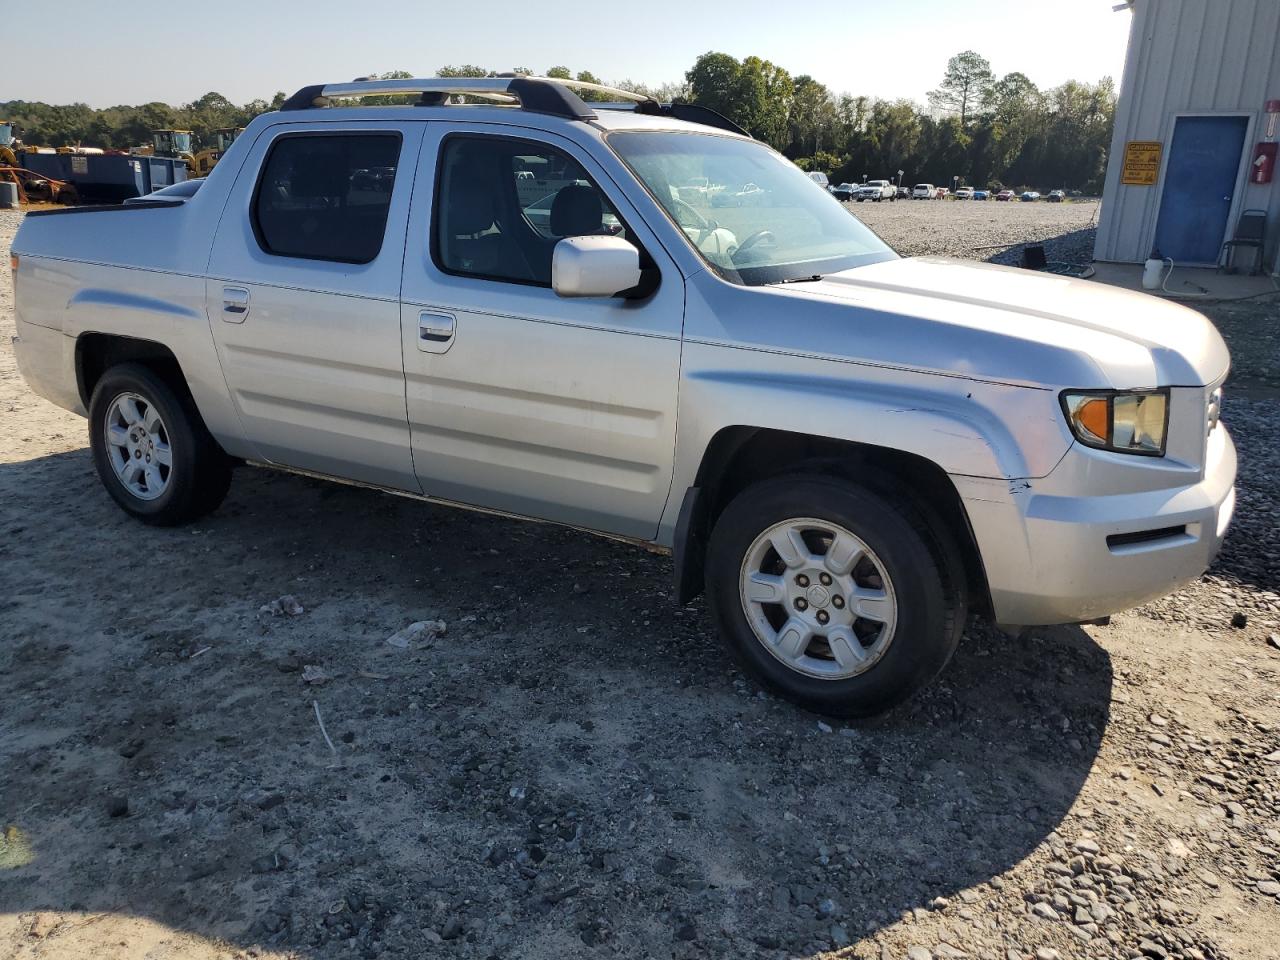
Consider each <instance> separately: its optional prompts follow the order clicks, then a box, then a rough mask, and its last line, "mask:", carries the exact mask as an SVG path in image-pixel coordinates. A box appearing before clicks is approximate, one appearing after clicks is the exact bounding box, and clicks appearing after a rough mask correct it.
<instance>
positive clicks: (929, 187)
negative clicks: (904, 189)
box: [911, 183, 938, 200]
mask: <svg viewBox="0 0 1280 960" xmlns="http://www.w3.org/2000/svg"><path fill="white" fill-rule="evenodd" d="M937 193H938V190H937V188H936V187H935V186H934V185H933V184H932V183H917V184H916V185H915V188H914V189H913V190H912V191H911V199H912V200H932V199H933V198H934V197H935V196H937Z"/></svg>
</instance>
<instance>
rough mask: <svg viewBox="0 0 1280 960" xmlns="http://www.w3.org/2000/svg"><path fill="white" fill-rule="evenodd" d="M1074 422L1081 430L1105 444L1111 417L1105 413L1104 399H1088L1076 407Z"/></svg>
mask: <svg viewBox="0 0 1280 960" xmlns="http://www.w3.org/2000/svg"><path fill="white" fill-rule="evenodd" d="M1075 420H1076V423H1077V425H1079V426H1080V427H1081V428H1082V429H1084V430H1088V431H1089V433H1091V434H1093V436H1095V437H1097V438H1098V439H1099V440H1101V441H1103V442H1105V441H1106V439H1107V429H1108V427H1109V426H1110V423H1111V415H1110V413H1109V412H1108V411H1107V398H1106V397H1089V398H1088V399H1087V400H1085V401H1084V402H1083V403H1081V404H1080V405H1079V406H1078V407H1076V412H1075Z"/></svg>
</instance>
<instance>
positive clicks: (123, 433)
mask: <svg viewBox="0 0 1280 960" xmlns="http://www.w3.org/2000/svg"><path fill="white" fill-rule="evenodd" d="M89 446H90V449H91V450H92V452H93V462H94V466H95V467H96V468H97V470H98V476H99V477H100V478H101V480H102V483H103V485H104V486H105V487H106V488H107V492H108V493H109V494H111V497H112V498H113V499H114V500H115V501H116V503H118V504H119V505H120V506H121V508H123V509H124V511H125V512H126V513H129V514H131V515H132V516H134V517H137V518H138V519H139V520H141V521H143V522H144V523H150V524H155V525H157V526H171V525H175V524H180V523H186V522H188V521H191V520H194V519H196V518H197V517H200V516H203V515H204V514H206V513H209V512H210V511H212V510H214V509H216V508H217V507H218V505H219V504H220V503H222V500H223V498H224V497H225V496H226V494H227V488H228V486H229V485H230V482H231V465H230V462H229V461H228V459H227V457H226V455H225V454H223V452H222V450H221V448H220V447H219V446H218V444H217V441H215V440H214V439H213V437H212V436H211V435H210V434H209V431H208V430H207V429H206V428H205V425H204V421H202V420H201V419H200V414H199V412H198V411H197V410H196V408H195V403H194V402H193V401H192V399H191V397H190V396H189V395H188V394H187V393H186V391H185V390H184V391H177V390H174V389H173V388H172V387H171V386H170V385H169V384H168V383H167V382H166V381H165V380H164V378H163V377H161V376H160V375H158V374H157V373H156V372H155V371H153V370H151V369H150V368H148V367H144V366H142V365H141V364H136V363H124V364H120V365H119V366H115V367H112V368H111V369H110V370H108V371H107V372H106V373H104V374H103V375H102V378H101V379H100V380H99V381H98V384H97V386H96V387H95V388H94V391H93V398H92V399H91V400H90V403H89Z"/></svg>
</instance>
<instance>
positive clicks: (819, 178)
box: [809, 170, 830, 187]
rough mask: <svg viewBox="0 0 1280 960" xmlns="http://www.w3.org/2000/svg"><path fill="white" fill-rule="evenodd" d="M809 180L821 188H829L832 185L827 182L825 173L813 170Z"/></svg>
mask: <svg viewBox="0 0 1280 960" xmlns="http://www.w3.org/2000/svg"><path fill="white" fill-rule="evenodd" d="M809 179H810V180H812V181H813V182H814V183H816V184H817V185H818V186H820V187H827V186H829V185H830V183H829V181H828V180H827V175H826V174H825V173H819V172H818V171H817V170H813V171H811V172H810V173H809Z"/></svg>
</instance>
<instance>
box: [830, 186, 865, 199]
mask: <svg viewBox="0 0 1280 960" xmlns="http://www.w3.org/2000/svg"><path fill="white" fill-rule="evenodd" d="M828 189H829V190H830V191H831V195H832V196H833V197H836V198H837V199H839V200H852V199H853V198H854V195H855V194H856V193H857V192H858V185H857V184H856V183H842V184H840V186H838V187H829V188H828Z"/></svg>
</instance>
